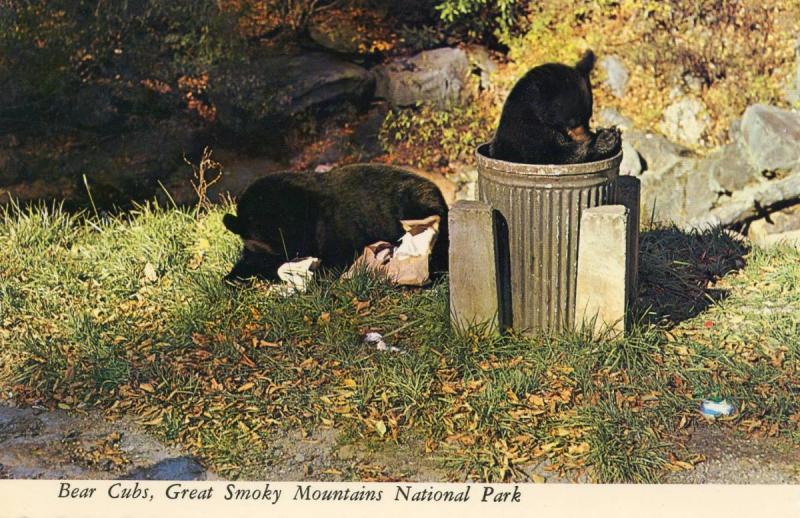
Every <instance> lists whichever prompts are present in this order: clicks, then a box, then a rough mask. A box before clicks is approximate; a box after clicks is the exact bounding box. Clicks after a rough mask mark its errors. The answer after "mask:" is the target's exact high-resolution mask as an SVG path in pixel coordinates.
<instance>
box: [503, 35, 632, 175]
mask: <svg viewBox="0 0 800 518" xmlns="http://www.w3.org/2000/svg"><path fill="white" fill-rule="evenodd" d="M594 59H595V58H594V54H593V53H592V51H591V50H590V51H587V52H586V53H585V54H584V55H583V57H582V58H581V59H580V61H578V63H576V64H575V66H574V67H571V66H568V65H563V64H561V63H547V64H544V65H540V66H537V67H535V68H532V69H531V70H529V71H528V73H526V74H525V75H524V76H523V77H522V78H521V79H520V80H519V81H517V84H516V85H514V88H512V89H511V92H510V93H509V94H508V98H507V99H506V102H505V104H504V105H503V113H502V114H501V116H500V123H499V125H498V127H497V131H496V132H495V136H494V139H493V140H492V141H491V143H490V146H489V153H490V155H491V158H496V159H499V160H507V161H509V162H518V163H523V164H576V163H580V162H592V161H595V160H602V159H605V158H610V157H612V156H614V155H616V154H617V153H618V152H619V151H620V148H621V145H622V141H621V139H620V134H619V131H618V130H617V129H616V128H611V129H600V130H599V131H598V132H597V133H593V132H591V131H589V119H590V118H591V116H592V88H591V84H590V83H589V73H590V72H591V70H592V68H593V67H594Z"/></svg>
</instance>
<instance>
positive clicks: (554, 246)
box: [476, 144, 622, 333]
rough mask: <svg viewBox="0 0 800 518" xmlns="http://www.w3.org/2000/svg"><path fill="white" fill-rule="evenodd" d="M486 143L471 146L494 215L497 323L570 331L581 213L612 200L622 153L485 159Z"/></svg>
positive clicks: (481, 195)
mask: <svg viewBox="0 0 800 518" xmlns="http://www.w3.org/2000/svg"><path fill="white" fill-rule="evenodd" d="M488 147H489V146H488V144H483V145H482V146H479V147H478V149H477V151H476V155H477V164H478V191H479V198H480V200H481V201H483V202H486V203H488V204H489V205H491V206H492V208H493V211H494V216H495V224H496V233H495V234H496V236H498V238H497V239H498V249H497V261H498V277H499V279H498V281H499V283H500V286H499V290H498V291H499V293H500V304H499V306H500V313H501V314H500V315H499V317H500V318H499V321H500V324H501V326H502V327H504V328H508V327H511V328H513V329H514V330H516V331H521V332H525V333H532V332H537V331H545V332H548V331H557V330H564V329H572V328H573V326H574V325H575V282H576V278H577V269H578V232H579V225H580V220H581V211H582V210H583V209H584V208H588V207H596V206H599V205H608V204H612V203H616V202H617V199H618V195H617V185H616V179H617V177H618V175H619V164H620V162H621V161H622V153H621V152H620V153H619V154H618V155H616V156H614V157H612V158H609V159H606V160H600V161H597V162H588V163H583V164H564V165H538V164H536V165H534V164H519V163H515V162H506V161H504V160H495V159H493V158H489V156H488Z"/></svg>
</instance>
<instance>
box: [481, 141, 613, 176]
mask: <svg viewBox="0 0 800 518" xmlns="http://www.w3.org/2000/svg"><path fill="white" fill-rule="evenodd" d="M488 148H489V143H488V142H487V143H485V144H481V145H480V146H478V147H477V148H476V149H475V158H476V160H477V163H478V166H479V167H485V168H487V169H494V170H495V171H503V172H507V173H516V174H521V175H532V176H565V175H573V174H576V175H577V174H587V173H599V172H602V171H607V170H609V169H615V168H616V167H618V166H619V164H620V162H621V161H622V151H621V150H620V152H619V153H617V154H616V155H614V156H613V157H611V158H606V159H604V160H597V161H595V162H583V163H580V164H523V163H519V162H508V161H506V160H498V159H495V158H490V157H489V156H488V155H487V154H486V151H488Z"/></svg>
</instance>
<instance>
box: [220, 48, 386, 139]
mask: <svg viewBox="0 0 800 518" xmlns="http://www.w3.org/2000/svg"><path fill="white" fill-rule="evenodd" d="M212 77H214V80H212V82H211V83H210V84H209V97H210V99H211V101H212V102H213V104H214V105H215V106H216V107H217V119H218V121H219V123H220V125H222V126H223V127H224V128H226V129H227V130H228V131H230V132H232V133H233V134H234V135H238V136H240V137H250V138H254V139H264V138H274V137H275V136H276V134H279V135H282V134H283V132H284V129H285V128H284V127H282V126H281V125H282V124H285V123H286V122H287V121H289V120H290V119H291V117H293V116H295V115H298V114H300V113H302V112H304V111H306V110H308V109H312V108H320V107H323V106H326V105H330V104H333V103H338V102H356V103H361V102H364V101H365V99H366V98H367V96H368V94H369V93H370V91H371V89H372V87H373V84H374V79H373V78H372V76H371V75H370V74H369V73H368V72H367V71H366V69H364V68H362V67H360V66H358V65H354V64H353V63H349V62H347V61H344V60H342V59H339V58H337V57H334V56H331V55H329V54H324V53H321V52H312V53H307V54H299V55H282V56H268V57H263V58H260V59H254V60H252V61H250V62H249V63H246V64H244V65H240V64H235V65H228V66H226V67H225V68H223V69H221V70H219V71H218V73H217V74H216V75H215V76H212Z"/></svg>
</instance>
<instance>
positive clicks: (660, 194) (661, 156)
mask: <svg viewBox="0 0 800 518" xmlns="http://www.w3.org/2000/svg"><path fill="white" fill-rule="evenodd" d="M625 140H627V141H628V142H629V143H630V145H631V146H632V147H633V148H634V149H635V150H636V151H637V152H638V153H639V155H640V156H641V161H642V163H643V164H642V165H643V172H642V173H641V174H640V176H639V178H640V179H641V181H642V191H641V198H642V218H643V219H644V221H647V222H649V221H650V220H653V221H654V222H662V223H668V222H673V223H676V224H678V225H682V224H685V223H686V222H688V221H689V220H691V219H692V218H695V217H700V216H702V215H705V214H707V213H708V211H709V210H710V209H711V208H712V207H713V205H714V202H715V201H716V199H717V198H718V194H717V189H715V185H716V183H715V182H714V181H713V179H712V177H711V173H710V171H708V170H707V169H703V168H702V167H701V160H700V159H699V158H698V157H697V156H696V155H695V154H694V153H692V151H691V150H689V149H687V148H685V147H683V146H680V145H678V144H675V143H672V142H670V141H669V140H667V139H665V138H663V137H660V136H658V135H653V134H651V133H642V132H639V131H636V130H630V131H627V132H625V134H624V141H625Z"/></svg>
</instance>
